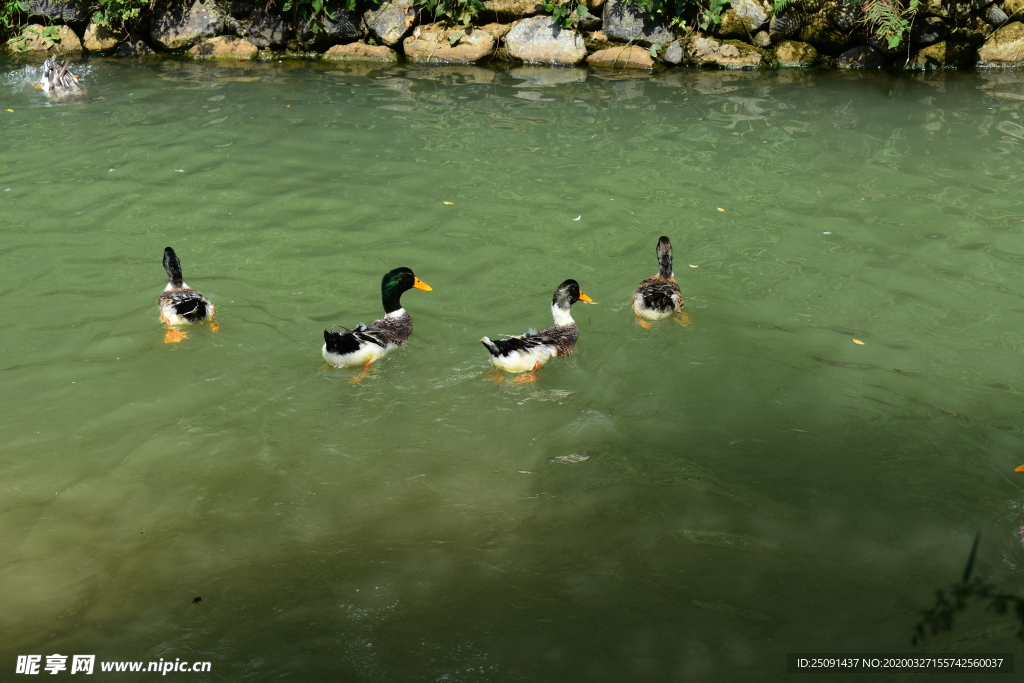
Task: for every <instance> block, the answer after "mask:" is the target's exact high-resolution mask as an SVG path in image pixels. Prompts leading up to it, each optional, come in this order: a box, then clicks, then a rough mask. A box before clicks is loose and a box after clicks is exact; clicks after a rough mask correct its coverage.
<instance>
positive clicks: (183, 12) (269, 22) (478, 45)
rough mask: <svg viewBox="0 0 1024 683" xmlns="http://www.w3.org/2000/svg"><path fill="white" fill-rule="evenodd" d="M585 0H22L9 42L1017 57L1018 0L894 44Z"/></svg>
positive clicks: (626, 62)
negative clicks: (281, 8)
mask: <svg viewBox="0 0 1024 683" xmlns="http://www.w3.org/2000/svg"><path fill="white" fill-rule="evenodd" d="M581 4H582V6H584V7H585V8H586V9H587V10H588V11H586V12H585V13H584V14H582V15H579V14H577V15H574V18H573V21H572V25H571V26H570V27H568V28H566V27H563V26H561V25H559V24H557V23H555V22H554V21H553V20H552V18H551V17H550V16H547V15H546V14H545V13H544V11H543V5H542V4H538V3H537V2H534V1H533V0H485V2H484V11H483V12H481V13H480V15H479V17H478V19H479V21H478V22H477V25H474V26H461V27H460V26H448V25H443V24H441V23H432V20H431V18H430V16H429V15H428V14H427V13H426V12H425V10H424V9H423V8H422V7H419V6H417V5H414V0H385V1H384V2H383V3H382V4H380V6H374V7H371V8H370V9H367V10H366V11H363V12H351V13H347V12H344V11H341V9H338V8H336V9H337V14H336V18H335V19H334V20H330V19H326V18H325V20H324V27H323V30H313V26H311V25H310V23H309V22H304V23H303V22H298V23H296V22H294V21H293V20H292V19H291V17H290V16H282V15H280V14H278V13H276V12H274V11H273V10H269V11H268V10H267V9H266V7H267V5H266V4H265V2H260V1H258V2H250V1H248V0H233V1H229V0H207V1H206V2H203V1H202V0H156V1H155V3H154V4H153V6H152V11H151V13H149V14H147V15H146V16H144V17H143V18H142V20H141V21H140V23H139V25H138V27H137V28H136V30H135V31H134V32H133V35H132V36H130V37H129V36H127V35H124V34H121V33H118V32H117V31H116V30H113V29H111V28H110V27H107V26H99V25H97V24H96V23H95V22H94V21H93V20H92V19H91V18H90V16H89V14H88V12H84V11H82V10H81V9H80V7H81V6H82V5H81V3H79V2H76V1H75V0H27V5H28V7H29V11H28V12H29V15H30V21H31V22H32V23H31V24H30V25H29V26H27V27H26V28H25V30H24V33H23V34H22V37H21V39H19V40H17V41H15V42H14V43H13V44H12V45H11V47H10V49H12V50H15V51H24V50H31V51H62V52H74V51H78V50H84V51H88V52H96V53H106V54H117V55H120V56H136V55H141V54H151V53H153V52H170V53H175V54H183V55H187V56H190V57H194V58H197V59H211V58H212V59H269V58H278V57H280V56H281V54H288V55H301V56H306V57H314V58H321V59H330V60H344V61H352V60H361V61H383V62H394V61H401V60H406V61H409V62H419V63H428V64H467V63H476V62H480V63H489V62H509V63H522V64H541V65H553V66H565V67H571V66H577V65H586V66H589V67H590V68H597V69H641V70H651V69H655V68H665V67H668V68H671V67H676V66H701V67H709V68H721V69H759V68H808V67H816V66H824V67H836V68H841V69H875V68H891V69H908V70H931V69H963V68H1008V67H1017V66H1021V65H1024V23H1022V22H1024V0H922V2H921V9H920V11H919V12H918V13H917V14H916V16H915V17H913V22H912V24H911V27H910V30H909V31H907V32H906V35H905V36H904V38H903V40H902V41H901V42H900V44H899V45H898V46H896V47H890V46H889V44H888V43H887V41H884V40H881V39H879V38H878V37H877V36H875V35H874V34H873V33H872V31H870V30H869V29H868V27H866V26H865V18H864V10H863V5H862V4H861V2H860V1H857V2H850V1H849V0H795V1H794V2H793V3H791V4H790V5H789V6H787V8H786V9H784V10H782V11H781V12H779V13H777V14H776V13H774V12H773V10H772V3H771V2H769V1H768V0H733V1H732V2H731V3H730V4H729V5H728V6H727V8H726V9H725V10H724V12H723V13H722V15H721V23H719V24H716V25H711V26H709V27H708V29H707V30H705V31H700V30H682V29H680V28H678V27H674V26H671V25H669V24H667V23H665V22H663V21H660V20H656V19H653V18H651V17H648V16H645V15H644V14H643V13H642V11H641V10H640V9H639V8H638V7H637V6H635V5H633V4H631V3H630V2H629V1H628V0H581Z"/></svg>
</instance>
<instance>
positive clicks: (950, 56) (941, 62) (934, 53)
mask: <svg viewBox="0 0 1024 683" xmlns="http://www.w3.org/2000/svg"><path fill="white" fill-rule="evenodd" d="M974 57H975V51H974V49H973V48H972V47H971V46H970V45H968V44H967V43H964V42H961V41H950V40H944V41H942V42H941V43H935V44H934V45H929V46H928V47H924V48H921V49H920V50H918V51H917V53H916V54H915V55H914V56H913V57H911V59H910V61H909V62H907V66H906V67H905V68H906V69H907V70H909V71H935V70H938V69H963V68H967V67H970V66H973V65H974Z"/></svg>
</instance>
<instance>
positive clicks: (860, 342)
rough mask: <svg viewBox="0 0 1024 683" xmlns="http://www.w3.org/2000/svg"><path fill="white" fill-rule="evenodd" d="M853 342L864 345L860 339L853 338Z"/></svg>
mask: <svg viewBox="0 0 1024 683" xmlns="http://www.w3.org/2000/svg"><path fill="white" fill-rule="evenodd" d="M853 343H854V344H860V345H861V346H864V342H862V341H861V340H860V339H854V340H853Z"/></svg>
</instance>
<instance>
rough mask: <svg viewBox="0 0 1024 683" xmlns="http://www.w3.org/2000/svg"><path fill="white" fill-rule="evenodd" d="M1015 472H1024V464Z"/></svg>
mask: <svg viewBox="0 0 1024 683" xmlns="http://www.w3.org/2000/svg"><path fill="white" fill-rule="evenodd" d="M1014 472H1024V465H1021V466H1020V467H1018V468H1017V469H1015V470H1014Z"/></svg>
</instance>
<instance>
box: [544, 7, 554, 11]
mask: <svg viewBox="0 0 1024 683" xmlns="http://www.w3.org/2000/svg"><path fill="white" fill-rule="evenodd" d="M554 10H555V6H554V5H544V11H545V12H553V11H554Z"/></svg>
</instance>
